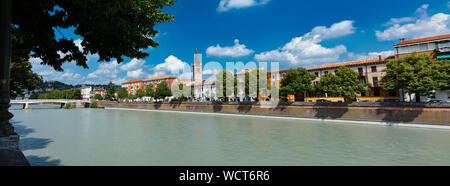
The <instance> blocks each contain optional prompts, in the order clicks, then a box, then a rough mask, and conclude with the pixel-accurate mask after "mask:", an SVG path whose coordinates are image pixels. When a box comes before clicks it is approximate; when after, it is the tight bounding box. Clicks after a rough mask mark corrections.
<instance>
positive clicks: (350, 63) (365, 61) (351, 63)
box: [308, 56, 394, 70]
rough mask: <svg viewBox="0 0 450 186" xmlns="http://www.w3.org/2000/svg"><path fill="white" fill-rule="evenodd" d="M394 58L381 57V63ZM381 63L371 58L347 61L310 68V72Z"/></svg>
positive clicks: (377, 59)
mask: <svg viewBox="0 0 450 186" xmlns="http://www.w3.org/2000/svg"><path fill="white" fill-rule="evenodd" d="M392 58H394V56H384V57H381V61H382V62H384V61H386V60H389V59H392ZM376 62H380V59H379V58H370V59H361V60H355V61H347V62H342V63H331V64H325V65H321V66H317V67H312V68H308V70H319V69H330V68H338V67H341V66H346V67H348V66H355V65H365V64H371V63H376Z"/></svg>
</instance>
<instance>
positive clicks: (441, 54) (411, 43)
mask: <svg viewBox="0 0 450 186" xmlns="http://www.w3.org/2000/svg"><path fill="white" fill-rule="evenodd" d="M394 48H395V57H396V58H400V57H403V56H405V55H408V54H411V53H413V52H416V53H419V54H427V55H430V56H431V57H432V58H434V59H438V60H448V59H450V34H444V35H438V36H432V37H424V38H417V39H410V40H406V39H401V40H400V42H399V43H397V44H395V45H394ZM400 91H401V92H403V90H400ZM400 96H401V99H402V100H404V101H414V100H415V99H416V96H415V95H414V94H411V95H409V94H407V93H404V94H401V95H400ZM420 100H421V101H425V102H426V101H433V100H440V101H446V102H448V101H450V90H436V91H435V94H434V95H433V96H431V97H426V96H421V97H420Z"/></svg>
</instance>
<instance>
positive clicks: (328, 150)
mask: <svg viewBox="0 0 450 186" xmlns="http://www.w3.org/2000/svg"><path fill="white" fill-rule="evenodd" d="M10 112H12V113H13V114H14V115H15V116H14V118H13V119H12V123H13V125H14V127H15V129H16V132H17V133H18V134H19V135H20V137H21V140H20V148H21V149H22V151H23V152H24V154H25V156H26V157H27V159H28V160H29V161H30V163H31V165H269V166H270V165H288V166H290V165H450V143H449V142H450V130H440V129H424V128H408V127H395V126H391V127H389V126H377V125H364V124H350V123H345V122H329V121H327V122H325V121H311V120H293V119H279V118H258V117H246V116H232V115H205V114H193V113H178V112H157V111H156V112H155V111H128V110H108V109H81V108H80V109H68V110H66V109H59V108H57V107H52V106H43V105H31V109H30V110H21V105H13V106H12V107H11V108H10Z"/></svg>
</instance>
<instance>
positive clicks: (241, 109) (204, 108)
mask: <svg viewBox="0 0 450 186" xmlns="http://www.w3.org/2000/svg"><path fill="white" fill-rule="evenodd" d="M97 104H98V105H101V106H105V107H112V108H135V109H150V110H172V111H189V112H212V113H229V114H249V115H264V116H288V117H299V118H317V119H343V120H361V121H384V122H402V123H423V124H438V125H448V126H450V108H449V107H430V106H426V105H424V106H421V105H411V106H379V105H372V104H366V105H367V106H361V105H358V104H356V105H351V104H350V105H346V104H345V103H344V104H342V103H341V104H334V103H328V104H325V105H324V104H311V103H307V104H303V105H302V104H300V105H279V106H277V107H275V108H264V107H261V106H260V105H255V104H199V103H177V104H176V103H117V102H98V103H97ZM363 105H364V104H363Z"/></svg>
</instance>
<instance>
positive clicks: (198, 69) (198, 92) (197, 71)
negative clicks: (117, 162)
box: [192, 49, 203, 98]
mask: <svg viewBox="0 0 450 186" xmlns="http://www.w3.org/2000/svg"><path fill="white" fill-rule="evenodd" d="M201 58H202V55H201V54H200V57H199V55H198V53H197V49H195V56H194V64H193V65H192V72H193V80H194V97H196V98H199V97H201V96H202V88H203V86H202V84H203V79H202V59H201Z"/></svg>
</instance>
